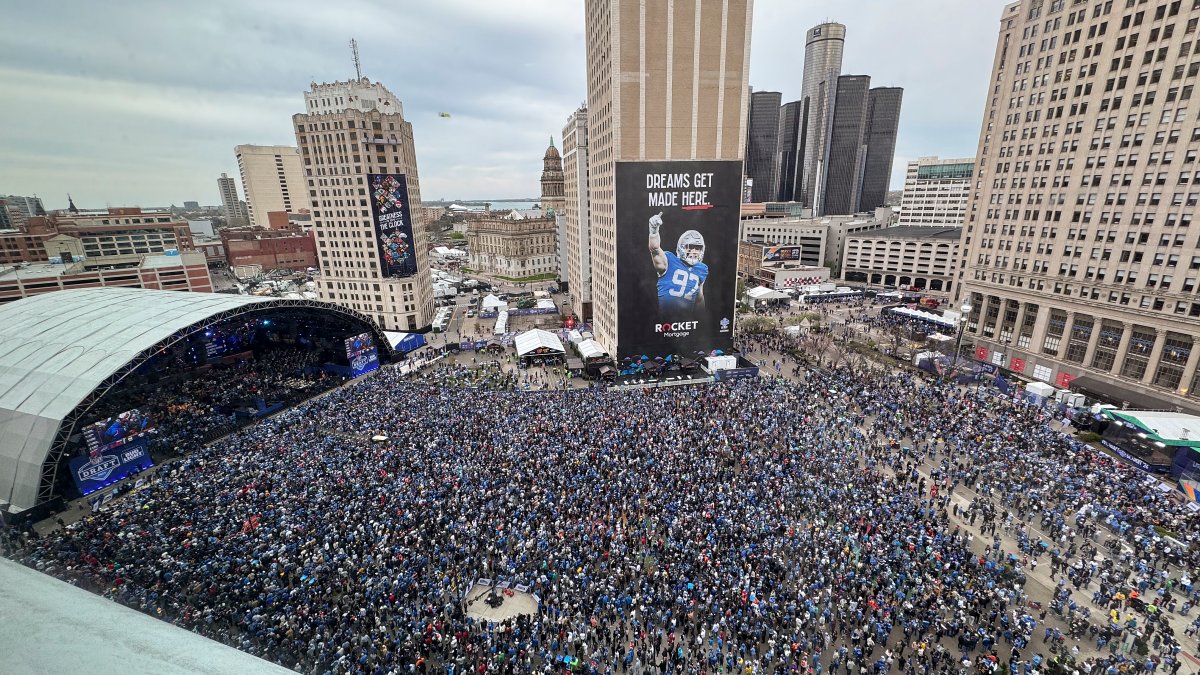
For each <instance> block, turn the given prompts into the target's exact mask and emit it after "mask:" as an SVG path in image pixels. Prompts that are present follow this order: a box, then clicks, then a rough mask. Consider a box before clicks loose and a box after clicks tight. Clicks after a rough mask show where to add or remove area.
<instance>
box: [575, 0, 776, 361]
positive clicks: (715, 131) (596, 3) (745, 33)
mask: <svg viewBox="0 0 1200 675" xmlns="http://www.w3.org/2000/svg"><path fill="white" fill-rule="evenodd" d="M752 4H753V2H752V0H698V1H697V2H694V3H692V2H686V3H685V2H676V3H645V2H641V1H640V0H587V1H586V3H585V23H586V41H587V82H588V98H587V108H588V144H589V147H588V154H589V161H588V168H589V175H588V183H589V185H588V188H589V207H590V221H591V226H590V233H591V243H592V247H591V248H592V251H591V256H592V297H593V301H594V302H593V308H594V321H593V328H594V333H595V336H596V340H597V341H598V342H600V344H601V345H602V346H604V348H605V349H606V350H607V351H608V352H609V353H610V354H614V355H616V354H619V353H620V350H619V349H618V348H617V347H618V345H617V334H618V303H617V276H618V265H619V261H618V259H617V222H616V214H617V204H618V201H619V200H620V199H621V196H620V195H618V194H617V190H616V177H617V163H618V162H623V161H652V160H735V161H738V162H740V161H742V157H743V146H744V144H745V140H746V113H747V109H748V106H747V96H748V89H749V82H748V79H749V66H750V58H749V56H750V25H751V21H750V19H751V8H752ZM739 173H740V171H739ZM734 227H735V228H736V215H735V216H734ZM642 236H645V235H642ZM734 248H735V249H736V247H734ZM730 255H731V256H732V263H731V264H732V266H733V267H734V268H735V269H736V250H734V251H732V252H730ZM732 283H733V282H732V275H731V281H730V284H731V285H732ZM705 295H706V297H707V296H708V291H707V287H706V293H705Z"/></svg>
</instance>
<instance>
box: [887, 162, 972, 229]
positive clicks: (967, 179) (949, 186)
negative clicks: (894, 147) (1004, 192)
mask: <svg viewBox="0 0 1200 675" xmlns="http://www.w3.org/2000/svg"><path fill="white" fill-rule="evenodd" d="M974 174H975V158H974V157H969V158H965V159H938V158H937V157H922V158H920V159H917V160H915V161H912V162H909V163H908V170H907V171H906V172H905V175H904V194H903V195H901V197H900V216H899V218H897V220H896V224H898V225H925V226H930V225H933V226H938V227H942V226H947V225H962V223H963V219H964V216H965V215H966V212H967V200H968V199H970V197H971V177H972V176H973V175H974Z"/></svg>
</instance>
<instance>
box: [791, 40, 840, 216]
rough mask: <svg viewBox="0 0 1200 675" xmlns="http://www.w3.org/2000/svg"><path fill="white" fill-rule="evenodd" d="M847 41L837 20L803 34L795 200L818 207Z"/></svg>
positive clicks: (822, 188)
mask: <svg viewBox="0 0 1200 675" xmlns="http://www.w3.org/2000/svg"><path fill="white" fill-rule="evenodd" d="M845 44H846V27H845V26H843V25H842V24H840V23H823V24H821V25H819V26H814V27H813V28H810V29H809V30H808V32H807V33H806V34H805V43H804V80H803V81H802V84H801V89H800V101H801V103H802V110H801V112H802V113H803V115H804V118H803V120H802V122H801V128H802V135H801V137H800V138H798V139H796V141H797V152H798V153H799V155H800V162H801V166H800V170H799V172H798V173H799V183H798V184H797V186H796V189H795V200H796V201H798V202H802V203H803V204H804V205H805V206H808V207H811V208H813V209H814V213H817V214H820V213H823V211H822V210H821V203H820V202H821V195H823V194H824V193H825V173H826V170H827V167H826V164H827V162H828V160H829V126H830V124H831V123H832V121H833V109H834V107H835V105H836V102H837V80H838V76H840V75H841V73H842V50H843V48H844V47H845Z"/></svg>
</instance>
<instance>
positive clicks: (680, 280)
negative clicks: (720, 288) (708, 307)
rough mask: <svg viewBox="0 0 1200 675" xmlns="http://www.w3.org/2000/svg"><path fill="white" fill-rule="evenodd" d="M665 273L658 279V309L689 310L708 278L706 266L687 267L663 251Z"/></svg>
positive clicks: (675, 257) (693, 305) (694, 304)
mask: <svg viewBox="0 0 1200 675" xmlns="http://www.w3.org/2000/svg"><path fill="white" fill-rule="evenodd" d="M663 255H665V256H666V258H667V271H666V272H663V273H662V274H661V275H659V277H658V307H659V309H663V310H681V309H691V308H693V307H695V306H696V298H697V297H699V295H700V287H701V286H703V285H704V280H705V279H707V278H708V265H705V264H704V263H702V262H699V263H696V264H695V265H688V264H687V263H685V262H683V261H682V260H680V259H679V256H677V255H675V254H674V253H672V252H670V251H664V252H663Z"/></svg>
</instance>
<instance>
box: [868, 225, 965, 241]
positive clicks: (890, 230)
mask: <svg viewBox="0 0 1200 675" xmlns="http://www.w3.org/2000/svg"><path fill="white" fill-rule="evenodd" d="M961 234H962V228H961V227H921V226H919V225H906V226H903V227H885V228H884V229H882V230H872V231H871V232H864V233H862V234H860V235H858V236H859V237H861V238H869V239H947V240H949V239H953V240H955V241H957V240H958V238H959V235H961Z"/></svg>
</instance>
